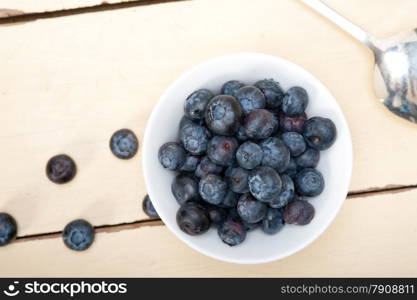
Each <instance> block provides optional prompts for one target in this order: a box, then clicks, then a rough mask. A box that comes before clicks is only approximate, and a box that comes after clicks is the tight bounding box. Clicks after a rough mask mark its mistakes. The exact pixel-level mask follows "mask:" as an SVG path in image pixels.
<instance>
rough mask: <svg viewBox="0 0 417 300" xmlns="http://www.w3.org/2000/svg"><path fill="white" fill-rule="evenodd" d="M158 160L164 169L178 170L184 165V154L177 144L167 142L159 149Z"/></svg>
mask: <svg viewBox="0 0 417 300" xmlns="http://www.w3.org/2000/svg"><path fill="white" fill-rule="evenodd" d="M158 159H159V162H160V163H161V165H162V166H163V167H164V168H166V169H169V170H179V169H181V167H182V166H183V165H184V163H185V159H186V153H185V150H184V148H183V147H182V146H181V145H180V144H179V143H176V142H168V143H165V144H163V145H162V146H161V147H160V148H159V152H158Z"/></svg>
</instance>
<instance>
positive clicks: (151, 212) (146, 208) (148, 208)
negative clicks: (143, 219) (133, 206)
mask: <svg viewBox="0 0 417 300" xmlns="http://www.w3.org/2000/svg"><path fill="white" fill-rule="evenodd" d="M142 210H143V212H144V213H145V214H146V215H147V216H148V217H150V218H159V215H158V212H157V211H156V210H155V207H153V204H152V202H151V199H150V198H149V195H146V196H145V198H143V201H142Z"/></svg>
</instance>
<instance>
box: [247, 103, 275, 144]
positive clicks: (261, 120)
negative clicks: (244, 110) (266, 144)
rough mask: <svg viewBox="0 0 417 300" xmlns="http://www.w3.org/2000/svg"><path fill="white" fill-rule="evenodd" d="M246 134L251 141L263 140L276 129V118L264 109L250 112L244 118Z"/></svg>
mask: <svg viewBox="0 0 417 300" xmlns="http://www.w3.org/2000/svg"><path fill="white" fill-rule="evenodd" d="M243 126H244V128H245V130H246V134H247V136H248V137H249V138H252V139H265V138H267V137H269V136H271V135H272V133H273V132H274V131H275V130H276V129H277V126H278V121H277V118H276V117H275V116H274V115H273V114H272V113H271V112H270V111H268V110H266V109H255V110H252V111H251V112H250V113H249V114H248V115H247V116H246V118H245V122H244V125H243Z"/></svg>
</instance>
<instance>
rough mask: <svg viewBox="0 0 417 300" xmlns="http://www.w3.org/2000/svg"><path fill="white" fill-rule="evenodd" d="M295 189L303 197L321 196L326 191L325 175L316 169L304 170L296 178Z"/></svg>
mask: <svg viewBox="0 0 417 300" xmlns="http://www.w3.org/2000/svg"><path fill="white" fill-rule="evenodd" d="M295 188H296V190H297V192H298V193H299V194H300V195H302V196H308V197H315V196H317V195H320V194H321V192H322V191H323V189H324V179H323V175H321V173H320V171H318V170H316V169H312V168H305V169H302V170H301V171H300V172H298V173H297V175H296V176H295Z"/></svg>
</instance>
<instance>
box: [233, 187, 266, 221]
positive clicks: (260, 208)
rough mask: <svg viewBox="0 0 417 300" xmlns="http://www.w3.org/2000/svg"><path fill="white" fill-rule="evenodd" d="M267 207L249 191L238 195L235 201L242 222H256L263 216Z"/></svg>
mask: <svg viewBox="0 0 417 300" xmlns="http://www.w3.org/2000/svg"><path fill="white" fill-rule="evenodd" d="M267 211H268V207H267V206H266V204H265V203H263V202H261V201H258V200H256V199H255V198H253V197H252V196H251V195H250V194H249V193H247V194H243V195H242V196H240V198H239V201H238V202H237V213H238V214H239V216H240V217H241V218H242V220H243V221H244V222H247V223H258V222H260V221H262V219H263V218H264V217H265V215H266V212H267Z"/></svg>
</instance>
